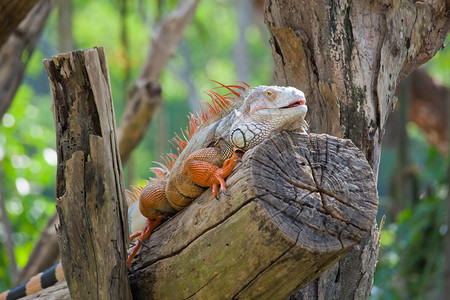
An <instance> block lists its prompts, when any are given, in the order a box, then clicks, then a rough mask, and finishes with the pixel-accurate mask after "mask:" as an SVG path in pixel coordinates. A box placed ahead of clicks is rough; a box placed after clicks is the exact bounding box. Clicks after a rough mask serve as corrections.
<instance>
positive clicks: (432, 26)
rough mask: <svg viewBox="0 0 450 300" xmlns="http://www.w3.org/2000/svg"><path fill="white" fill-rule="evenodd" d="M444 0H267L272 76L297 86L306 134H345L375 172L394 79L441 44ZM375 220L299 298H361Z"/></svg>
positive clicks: (367, 286) (445, 25)
mask: <svg viewBox="0 0 450 300" xmlns="http://www.w3.org/2000/svg"><path fill="white" fill-rule="evenodd" d="M449 11H450V8H449V4H447V3H446V2H445V1H443V0H441V1H428V2H426V3H425V2H413V1H395V2H394V1H384V2H382V1H379V2H378V1H374V2H371V3H370V4H368V3H367V1H351V2H349V1H305V0H304V1H294V0H288V1H271V0H269V1H266V6H265V18H266V24H267V26H268V28H269V31H270V33H271V35H272V38H271V43H272V50H273V56H274V61H275V82H276V83H277V84H280V85H292V86H295V87H297V88H299V89H301V90H303V91H304V92H305V94H306V96H307V99H308V107H309V113H308V116H309V119H308V120H309V123H310V129H311V132H326V133H329V134H332V135H335V136H339V137H345V138H349V139H351V140H352V141H353V142H354V143H355V145H356V146H357V147H358V148H360V149H361V150H362V151H363V153H364V154H365V156H366V158H367V160H368V161H369V163H370V165H371V166H372V168H373V170H374V173H375V175H376V176H377V174H378V164H379V157H380V146H381V137H382V135H383V131H384V128H385V124H386V120H387V117H388V115H389V112H390V111H391V110H392V108H393V106H394V104H395V102H396V100H397V99H396V97H395V96H394V93H395V90H396V87H397V84H398V82H399V81H400V80H401V79H402V78H404V77H405V76H406V75H408V74H409V73H410V72H412V71H413V70H414V69H416V68H417V67H418V66H419V65H421V64H423V63H424V62H426V61H428V60H429V59H430V58H431V57H432V56H434V54H435V53H436V52H437V51H438V50H439V48H441V47H442V44H443V41H444V39H445V37H446V36H447V33H448V31H449V26H450V22H449ZM375 229H376V224H373V228H372V231H371V233H370V234H369V235H368V236H367V237H366V238H365V239H363V240H362V242H361V243H360V245H359V246H358V247H355V249H354V250H352V251H351V252H350V253H349V254H348V255H347V256H346V257H345V258H344V259H342V260H341V261H340V262H339V263H337V264H336V265H335V266H333V267H332V268H330V270H328V271H327V272H325V273H324V274H323V275H322V276H321V277H320V278H319V279H317V280H316V281H315V282H313V283H311V284H310V285H308V286H307V287H306V288H305V289H303V290H302V291H301V292H300V293H299V294H297V295H296V296H294V298H297V299H319V298H320V299H366V298H368V297H369V295H370V292H371V288H372V281H373V272H374V270H375V264H376V257H377V247H376V245H375V236H376V230H375Z"/></svg>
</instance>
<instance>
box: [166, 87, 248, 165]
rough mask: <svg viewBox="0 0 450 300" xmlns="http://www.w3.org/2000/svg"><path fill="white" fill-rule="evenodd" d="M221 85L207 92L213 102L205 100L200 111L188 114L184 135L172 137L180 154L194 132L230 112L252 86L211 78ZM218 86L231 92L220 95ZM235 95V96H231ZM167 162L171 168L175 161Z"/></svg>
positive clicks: (173, 143)
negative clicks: (227, 83)
mask: <svg viewBox="0 0 450 300" xmlns="http://www.w3.org/2000/svg"><path fill="white" fill-rule="evenodd" d="M211 81H213V82H215V83H217V84H219V86H217V87H214V88H212V89H210V90H208V91H206V92H205V93H206V94H207V95H208V96H209V97H210V99H211V103H210V102H206V101H203V103H200V113H199V114H197V116H195V115H194V114H193V113H190V114H189V116H188V119H189V126H188V127H187V128H186V129H185V130H184V131H183V130H181V133H182V136H180V135H178V134H177V133H175V137H174V138H172V140H171V141H170V143H171V144H172V145H173V146H174V147H175V149H176V150H177V152H178V155H179V154H181V152H182V151H183V150H184V148H186V146H187V144H188V142H189V140H190V139H191V137H192V136H193V135H194V133H195V132H196V131H197V129H198V128H199V127H200V126H202V125H205V124H210V123H212V122H213V121H216V120H217V119H218V117H220V116H221V115H222V114H224V113H226V112H228V111H229V110H230V109H231V107H233V106H234V104H235V103H236V102H237V101H238V100H240V97H241V96H242V94H243V92H244V91H245V90H247V89H248V88H250V85H248V84H247V83H245V82H242V81H239V83H242V85H244V86H241V85H224V84H222V83H220V82H218V81H215V80H211ZM218 88H225V89H227V90H228V91H230V93H228V94H225V95H220V94H219V93H217V92H216V91H215V90H216V89H218ZM230 95H233V96H230ZM164 161H165V162H169V164H168V165H167V166H168V168H169V170H170V169H172V167H173V163H172V161H170V160H164Z"/></svg>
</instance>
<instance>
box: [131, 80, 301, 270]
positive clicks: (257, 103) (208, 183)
mask: <svg viewBox="0 0 450 300" xmlns="http://www.w3.org/2000/svg"><path fill="white" fill-rule="evenodd" d="M240 99H243V100H241V101H239V102H237V103H236V105H235V109H234V110H232V111H231V112H230V113H228V114H227V115H225V116H224V117H222V118H221V119H220V120H218V121H216V122H214V123H212V124H209V125H208V126H204V127H202V128H200V129H199V130H197V132H196V133H195V134H194V135H193V136H192V138H191V139H190V140H189V142H188V144H187V146H186V147H185V148H184V150H183V151H182V152H181V154H180V156H179V157H178V159H177V161H176V162H175V164H174V165H173V168H172V170H171V171H170V175H169V177H168V179H164V180H160V181H154V182H152V183H150V184H149V185H147V186H146V187H145V188H144V189H143V190H142V192H141V193H140V195H139V208H140V211H141V213H142V215H143V216H144V217H146V218H147V221H146V223H145V225H144V229H143V230H142V231H141V232H140V235H139V242H138V243H137V244H136V246H134V249H133V251H132V253H131V254H130V256H129V258H128V261H127V263H128V267H130V265H131V262H132V260H133V257H134V256H135V254H136V253H137V252H138V250H139V248H140V246H141V242H142V241H143V240H144V239H146V238H147V237H148V236H149V235H150V234H151V231H152V230H153V229H154V228H155V227H156V226H157V225H155V224H156V223H157V224H158V225H159V224H160V223H162V221H163V220H162V219H161V218H160V217H161V216H162V215H164V216H170V215H172V214H174V213H175V212H176V211H179V210H181V209H183V208H184V207H186V206H188V205H189V204H190V203H191V202H192V201H193V200H194V199H195V198H197V197H198V196H200V195H201V194H202V193H203V192H204V191H205V189H206V188H208V187H212V192H213V194H214V195H215V196H217V194H218V191H219V189H220V191H221V192H225V190H226V185H225V179H226V178H227V177H228V175H230V173H231V171H232V170H233V168H234V167H235V165H236V163H237V162H238V161H239V160H240V158H241V156H242V155H243V153H244V152H245V151H246V150H248V149H251V148H253V147H255V146H256V145H258V144H259V143H261V142H262V141H263V140H264V139H266V138H267V137H269V136H270V135H271V134H274V133H277V132H280V131H283V130H291V131H294V130H298V131H302V132H304V131H306V129H307V126H306V122H305V120H304V117H305V115H306V112H307V107H306V100H305V96H304V94H303V92H301V91H299V90H297V89H295V88H292V87H279V86H259V87H256V88H252V89H249V90H248V91H246V93H245V94H243V95H241V96H240ZM229 124H232V125H231V127H230V126H229ZM154 185H157V186H158V190H156V189H155V188H154V187H153V186H154ZM163 186H164V188H163ZM137 236H138V235H136V234H134V235H132V236H131V237H132V238H135V237H137Z"/></svg>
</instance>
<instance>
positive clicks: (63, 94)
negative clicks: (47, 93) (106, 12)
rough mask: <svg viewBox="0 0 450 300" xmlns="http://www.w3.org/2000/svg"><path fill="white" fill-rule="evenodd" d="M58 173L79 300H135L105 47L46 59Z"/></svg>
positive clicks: (63, 232)
mask: <svg viewBox="0 0 450 300" xmlns="http://www.w3.org/2000/svg"><path fill="white" fill-rule="evenodd" d="M44 65H45V68H46V69H47V73H48V76H49V79H50V88H51V93H52V111H53V114H54V118H55V127H56V137H57V143H56V144H57V146H56V149H57V153H58V169H57V183H56V208H57V211H58V215H59V220H60V225H59V227H58V228H57V232H58V240H59V244H60V250H61V261H62V265H63V269H64V275H65V278H66V281H67V283H68V286H69V289H70V293H71V297H72V298H74V299H94V298H98V299H131V293H130V287H129V283H128V271H127V267H126V264H125V261H126V257H127V251H126V244H127V240H128V226H127V222H126V213H127V212H126V204H125V200H124V199H125V198H124V184H123V178H122V167H121V162H120V157H119V151H118V145H117V140H116V135H115V130H116V128H115V119H114V109H113V104H112V96H111V87H110V81H109V74H108V66H107V62H106V55H105V52H104V49H103V48H95V49H88V50H83V51H76V52H71V53H67V54H61V55H58V56H54V57H52V60H45V61H44Z"/></svg>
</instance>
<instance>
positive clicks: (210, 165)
mask: <svg viewBox="0 0 450 300" xmlns="http://www.w3.org/2000/svg"><path fill="white" fill-rule="evenodd" d="M217 83H218V82H217ZM218 84H219V86H218V87H216V88H213V89H211V90H209V91H207V92H206V93H207V94H208V95H209V96H210V98H211V102H210V103H208V102H205V105H204V107H203V108H202V109H201V112H200V114H199V115H197V116H195V115H194V114H190V116H189V126H188V128H187V129H186V130H185V131H184V132H183V133H182V137H180V136H179V135H175V138H174V139H173V140H172V144H173V145H174V146H175V148H176V150H177V152H178V155H175V154H173V153H170V154H168V155H167V157H165V158H163V160H164V162H165V165H164V164H160V163H158V164H159V167H155V168H152V171H153V172H154V173H155V174H156V177H157V178H156V179H150V181H148V182H147V185H145V186H144V187H142V186H135V187H133V192H130V191H128V196H129V197H128V199H129V205H130V207H129V213H128V214H129V219H131V220H132V222H131V224H130V229H131V230H132V232H133V231H135V230H137V231H136V232H135V233H133V234H131V236H130V239H131V240H133V239H135V238H138V242H137V243H136V245H135V246H134V247H133V249H132V251H131V254H130V255H129V257H128V260H127V265H128V267H129V268H130V265H131V262H132V260H133V258H134V256H135V255H136V253H137V252H138V251H139V249H140V247H141V244H142V242H143V241H144V240H145V239H146V238H148V237H149V236H150V234H151V232H152V231H153V230H154V228H156V227H157V226H159V225H160V224H161V223H162V222H164V221H165V220H166V219H167V218H169V217H170V216H172V215H174V214H175V213H176V212H177V211H179V210H181V209H183V208H184V207H186V206H188V205H189V204H190V203H191V202H192V201H193V200H195V199H196V198H197V197H198V196H200V195H201V194H202V193H203V192H204V191H205V190H206V189H207V188H209V187H212V193H213V195H214V196H216V197H217V196H218V194H219V192H222V193H224V194H225V195H226V184H225V179H226V178H227V177H228V175H230V173H231V171H232V170H233V169H234V167H235V165H236V163H238V162H239V161H240V159H241V157H242V155H243V154H244V153H245V151H247V150H249V149H251V148H253V147H255V146H256V145H258V144H259V143H261V142H262V141H263V140H264V139H266V138H267V137H269V136H270V135H271V134H274V133H277V132H280V131H283V130H289V131H300V132H306V130H307V124H306V121H305V119H304V118H305V115H306V112H307V106H306V100H305V95H304V94H303V92H302V91H300V90H298V89H296V88H293V87H280V86H258V87H255V88H252V87H250V86H249V85H248V84H246V83H244V82H241V84H240V85H223V84H221V83H218ZM217 88H224V89H226V90H228V92H229V93H227V94H225V95H220V94H219V93H217V92H216V89H217ZM137 208H139V209H137ZM139 219H141V220H143V222H139ZM142 224H143V225H142ZM141 227H142V230H138V229H140V228H141ZM42 274H43V275H42V276H41V275H36V276H35V277H33V278H32V279H31V280H30V281H28V282H27V283H25V284H23V285H21V286H19V287H16V288H14V289H12V290H10V291H6V292H4V293H2V294H1V295H0V300H2V299H18V298H20V297H23V296H25V295H29V294H30V292H29V291H27V287H30V286H33V287H36V286H43V287H46V286H49V285H51V284H54V283H56V281H57V280H61V279H62V278H63V277H64V274H63V272H62V268H61V266H60V265H59V263H58V264H56V265H55V266H53V267H52V268H51V269H49V270H47V271H45V272H44V273H42ZM50 282H51V283H50ZM33 292H37V290H36V288H33Z"/></svg>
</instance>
